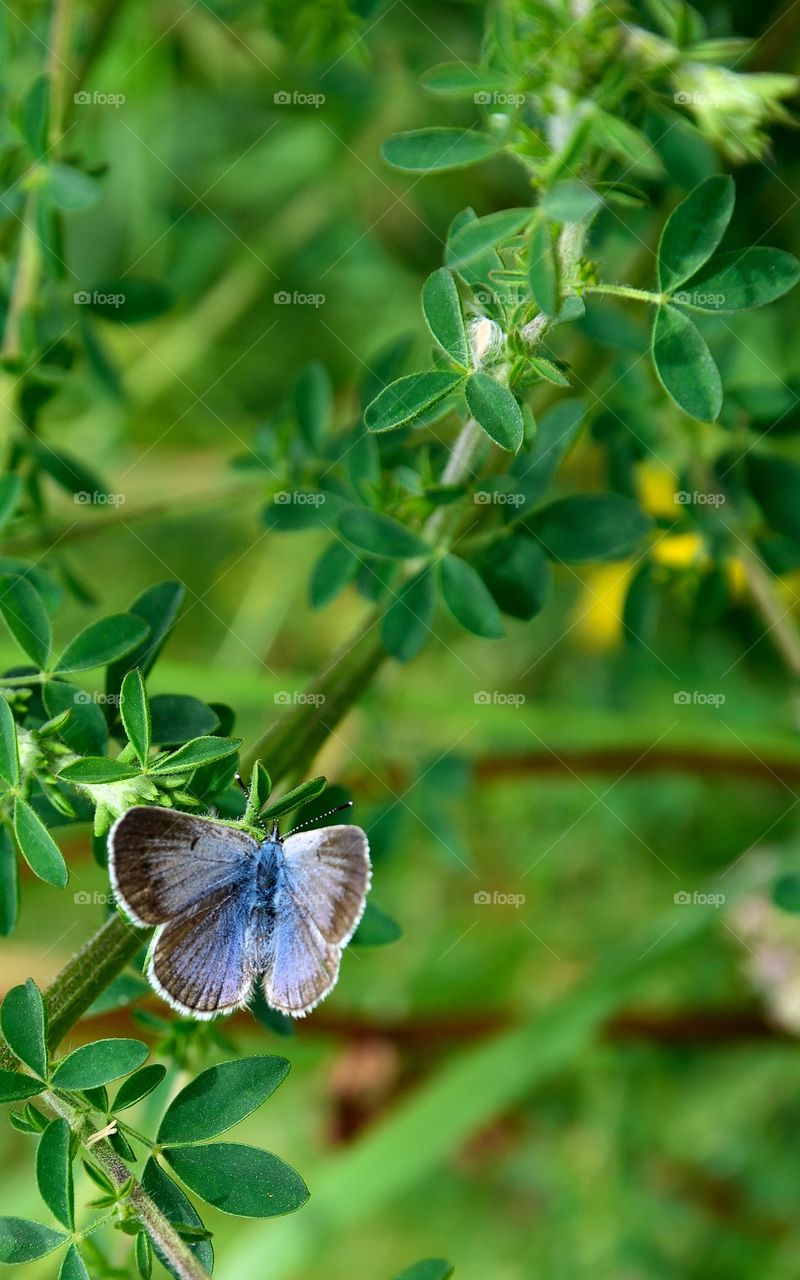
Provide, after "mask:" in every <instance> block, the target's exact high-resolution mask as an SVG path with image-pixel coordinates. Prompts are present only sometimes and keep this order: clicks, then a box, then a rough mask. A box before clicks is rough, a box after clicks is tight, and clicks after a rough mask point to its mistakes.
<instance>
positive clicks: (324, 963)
mask: <svg viewBox="0 0 800 1280" xmlns="http://www.w3.org/2000/svg"><path fill="white" fill-rule="evenodd" d="M282 853H283V857H282V863H281V868H280V874H279V879H278V885H277V889H276V894H275V909H274V920H273V924H272V930H271V935H270V938H269V946H268V949H267V963H266V965H265V966H264V994H265V996H266V999H267V1002H268V1003H269V1004H271V1005H272V1006H273V1008H275V1009H280V1010H282V1012H284V1013H288V1014H291V1015H292V1017H295V1018H300V1017H303V1016H304V1015H305V1014H306V1013H308V1012H310V1010H311V1009H313V1008H314V1006H315V1005H317V1004H319V1002H320V1000H322V999H323V998H324V997H325V996H326V995H327V994H328V992H329V991H330V990H331V989H332V987H334V986H335V984H336V979H337V978H338V976H339V962H340V960H341V955H342V947H344V946H346V944H347V943H348V942H349V941H350V938H351V937H352V936H353V933H354V932H355V929H356V926H357V924H358V922H359V920H360V919H361V916H362V914H363V911H364V904H365V902H366V897H367V891H368V889H369V884H370V861H369V845H368V843H367V837H366V836H365V834H364V832H363V831H362V830H361V828H360V827H349V826H337V827H323V828H321V829H319V830H316V831H306V832H302V833H300V832H298V834H297V835H294V836H287V838H286V840H284V842H283V850H282Z"/></svg>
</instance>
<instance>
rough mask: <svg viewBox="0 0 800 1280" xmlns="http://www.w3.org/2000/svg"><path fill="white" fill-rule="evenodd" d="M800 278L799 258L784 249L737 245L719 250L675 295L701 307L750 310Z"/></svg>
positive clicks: (675, 297) (781, 291)
mask: <svg viewBox="0 0 800 1280" xmlns="http://www.w3.org/2000/svg"><path fill="white" fill-rule="evenodd" d="M798 280H800V262H798V260H797V258H795V257H794V255H793V254H791V253H785V252H784V251H783V249H766V248H762V247H761V245H755V246H754V247H753V248H752V249H734V250H733V251H732V252H731V253H720V254H718V255H717V257H716V258H712V259H711V261H710V262H709V263H708V264H707V265H706V266H705V267H704V268H703V270H702V271H701V272H700V273H699V274H698V275H696V276H692V279H691V280H690V281H689V282H688V284H687V287H686V289H684V290H681V292H680V293H677V294H675V295H674V301H675V302H682V303H684V304H685V305H687V306H691V307H698V308H699V309H700V310H701V311H747V310H750V309H751V308H753V307H763V306H765V305H766V304H767V303H768V302H774V301H775V299H776V298H780V297H782V296H783V294H784V293H788V292H789V290H790V289H793V288H794V286H795V285H796V284H797V281H798Z"/></svg>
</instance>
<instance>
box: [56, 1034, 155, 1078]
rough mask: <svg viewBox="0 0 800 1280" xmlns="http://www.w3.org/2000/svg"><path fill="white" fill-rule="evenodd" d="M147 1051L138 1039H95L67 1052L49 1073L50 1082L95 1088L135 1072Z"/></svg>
mask: <svg viewBox="0 0 800 1280" xmlns="http://www.w3.org/2000/svg"><path fill="white" fill-rule="evenodd" d="M149 1053H150V1050H149V1049H148V1047H147V1045H146V1044H143V1043H142V1041H141V1040H95V1041H94V1043H93V1044H83V1045H81V1047H80V1048H79V1049H74V1050H73V1051H72V1053H70V1054H67V1056H66V1058H64V1060H63V1061H62V1062H60V1063H59V1064H58V1066H57V1067H56V1069H55V1071H54V1072H53V1084H54V1085H56V1087H57V1088H59V1089H96V1088H97V1086H98V1085H101V1084H108V1082H109V1080H117V1079H119V1077H120V1076H127V1075H128V1074H129V1073H130V1072H131V1071H135V1070H136V1068H137V1067H140V1066H141V1065H142V1063H143V1062H144V1060H145V1058H146V1057H147V1056H148V1054H149Z"/></svg>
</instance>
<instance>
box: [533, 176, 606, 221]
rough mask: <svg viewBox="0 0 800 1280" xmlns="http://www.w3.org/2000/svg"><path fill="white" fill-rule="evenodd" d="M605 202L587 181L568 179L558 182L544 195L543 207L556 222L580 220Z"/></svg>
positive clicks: (545, 212)
mask: <svg viewBox="0 0 800 1280" xmlns="http://www.w3.org/2000/svg"><path fill="white" fill-rule="evenodd" d="M602 203H603V201H602V199H601V197H600V196H599V195H598V194H597V192H596V191H592V189H591V187H587V186H586V183H585V182H576V181H574V180H573V179H571V178H570V179H567V180H565V181H564V182H556V183H555V184H554V185H553V186H552V187H551V188H550V190H549V191H546V192H545V193H544V195H543V196H542V202H541V209H542V212H543V213H544V214H545V216H546V217H548V218H551V219H552V220H553V221H554V222H580V221H581V219H582V218H589V217H591V215H592V214H593V213H594V212H595V211H596V210H597V209H599V207H600V205H601V204H602Z"/></svg>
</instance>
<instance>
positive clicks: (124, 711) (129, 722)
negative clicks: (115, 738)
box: [119, 670, 151, 766]
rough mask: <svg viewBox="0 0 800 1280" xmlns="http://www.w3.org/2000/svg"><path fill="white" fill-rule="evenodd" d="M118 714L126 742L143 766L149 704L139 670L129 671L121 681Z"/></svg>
mask: <svg viewBox="0 0 800 1280" xmlns="http://www.w3.org/2000/svg"><path fill="white" fill-rule="evenodd" d="M119 713H120V716H121V718H122V724H123V726H124V729H125V732H126V733H127V735H128V741H129V742H130V743H131V744H132V745H133V749H134V751H135V752H136V754H137V756H138V757H139V760H140V761H141V763H142V765H143V766H144V765H146V764H147V759H148V756H149V754H150V727H151V726H150V704H149V702H148V700H147V690H146V689H145V687H144V680H143V679H142V673H141V671H139V670H134V671H129V672H128V674H127V675H126V677H125V679H124V680H123V681H122V690H121V693H120V700H119Z"/></svg>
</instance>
